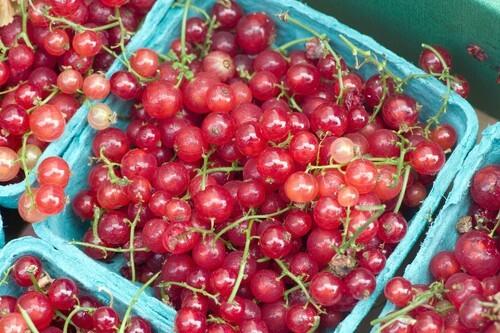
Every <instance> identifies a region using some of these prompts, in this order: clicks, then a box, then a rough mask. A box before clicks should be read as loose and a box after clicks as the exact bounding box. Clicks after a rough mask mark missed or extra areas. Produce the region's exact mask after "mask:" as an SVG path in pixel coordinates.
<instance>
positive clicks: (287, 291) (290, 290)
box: [283, 283, 309, 305]
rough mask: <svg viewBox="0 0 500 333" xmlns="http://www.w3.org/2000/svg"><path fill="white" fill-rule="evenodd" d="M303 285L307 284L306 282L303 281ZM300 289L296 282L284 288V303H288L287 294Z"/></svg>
mask: <svg viewBox="0 0 500 333" xmlns="http://www.w3.org/2000/svg"><path fill="white" fill-rule="evenodd" d="M303 284H304V286H305V287H307V286H309V284H308V283H303ZM299 289H300V286H299V285H298V284H296V285H295V286H293V287H292V288H290V289H287V290H285V293H284V294H283V297H285V304H286V305H288V296H289V295H290V294H291V293H293V292H294V291H297V290H299Z"/></svg>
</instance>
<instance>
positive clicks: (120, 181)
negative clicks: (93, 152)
mask: <svg viewBox="0 0 500 333" xmlns="http://www.w3.org/2000/svg"><path fill="white" fill-rule="evenodd" d="M99 160H100V161H102V162H103V163H104V166H106V168H107V169H108V177H109V179H110V181H111V184H118V185H127V184H128V182H129V181H128V179H126V178H120V177H118V176H117V175H116V172H115V169H114V168H115V166H120V164H118V163H114V162H111V161H110V160H109V159H108V158H107V157H106V155H104V147H102V148H101V150H100V151H99Z"/></svg>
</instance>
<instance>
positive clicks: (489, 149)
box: [380, 123, 500, 316]
mask: <svg viewBox="0 0 500 333" xmlns="http://www.w3.org/2000/svg"><path fill="white" fill-rule="evenodd" d="M491 164H500V123H496V124H495V125H492V126H489V127H488V128H486V129H485V130H484V131H483V136H482V139H481V141H480V142H479V144H478V145H476V146H475V147H474V149H472V151H471V152H470V154H469V155H468V156H467V159H466V160H465V162H464V163H463V164H462V165H461V168H460V172H459V173H458V175H457V177H456V178H455V181H454V182H453V189H452V191H451V192H450V194H449V195H448V198H447V199H446V203H445V205H444V207H443V209H442V210H441V211H440V212H439V214H438V216H437V217H436V219H435V221H434V222H433V223H432V225H431V227H430V228H429V231H428V232H427V237H426V238H425V240H424V242H423V243H422V245H421V246H420V250H419V251H418V253H417V255H416V257H415V259H414V260H413V262H412V263H411V264H410V265H408V267H406V269H405V272H404V277H405V278H406V279H408V280H409V281H411V282H412V283H416V284H418V283H426V284H427V283H429V282H431V281H432V277H431V275H430V273H429V270H428V267H429V263H430V261H431V259H432V257H433V256H434V255H435V254H436V253H438V252H441V251H447V250H448V251H450V250H453V249H454V248H455V242H456V241H457V238H458V233H457V231H456V229H455V225H456V223H457V221H458V219H460V218H461V217H462V216H465V215H467V213H468V211H469V207H470V205H471V198H470V192H469V190H470V185H471V182H472V177H473V176H474V174H475V173H476V171H478V170H479V169H481V168H483V167H485V166H487V165H491ZM393 310H395V307H394V305H393V304H392V303H390V302H387V303H386V305H385V306H384V308H383V309H382V312H381V314H380V316H383V315H384V314H386V313H388V312H390V311H393Z"/></svg>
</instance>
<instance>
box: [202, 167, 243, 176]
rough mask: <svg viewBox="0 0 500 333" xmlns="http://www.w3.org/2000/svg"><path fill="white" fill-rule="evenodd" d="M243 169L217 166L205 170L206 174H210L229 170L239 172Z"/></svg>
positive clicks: (228, 171)
mask: <svg viewBox="0 0 500 333" xmlns="http://www.w3.org/2000/svg"><path fill="white" fill-rule="evenodd" d="M240 171H243V167H233V166H230V167H217V168H210V169H207V170H206V174H207V175H208V174H211V173H216V172H224V173H230V172H240Z"/></svg>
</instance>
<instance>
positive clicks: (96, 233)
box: [92, 206, 102, 241]
mask: <svg viewBox="0 0 500 333" xmlns="http://www.w3.org/2000/svg"><path fill="white" fill-rule="evenodd" d="M101 216H102V210H101V208H99V207H97V206H96V207H94V216H93V218H92V236H93V237H94V240H96V241H100V240H101V238H100V237H99V231H98V230H99V221H100V220H101Z"/></svg>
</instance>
